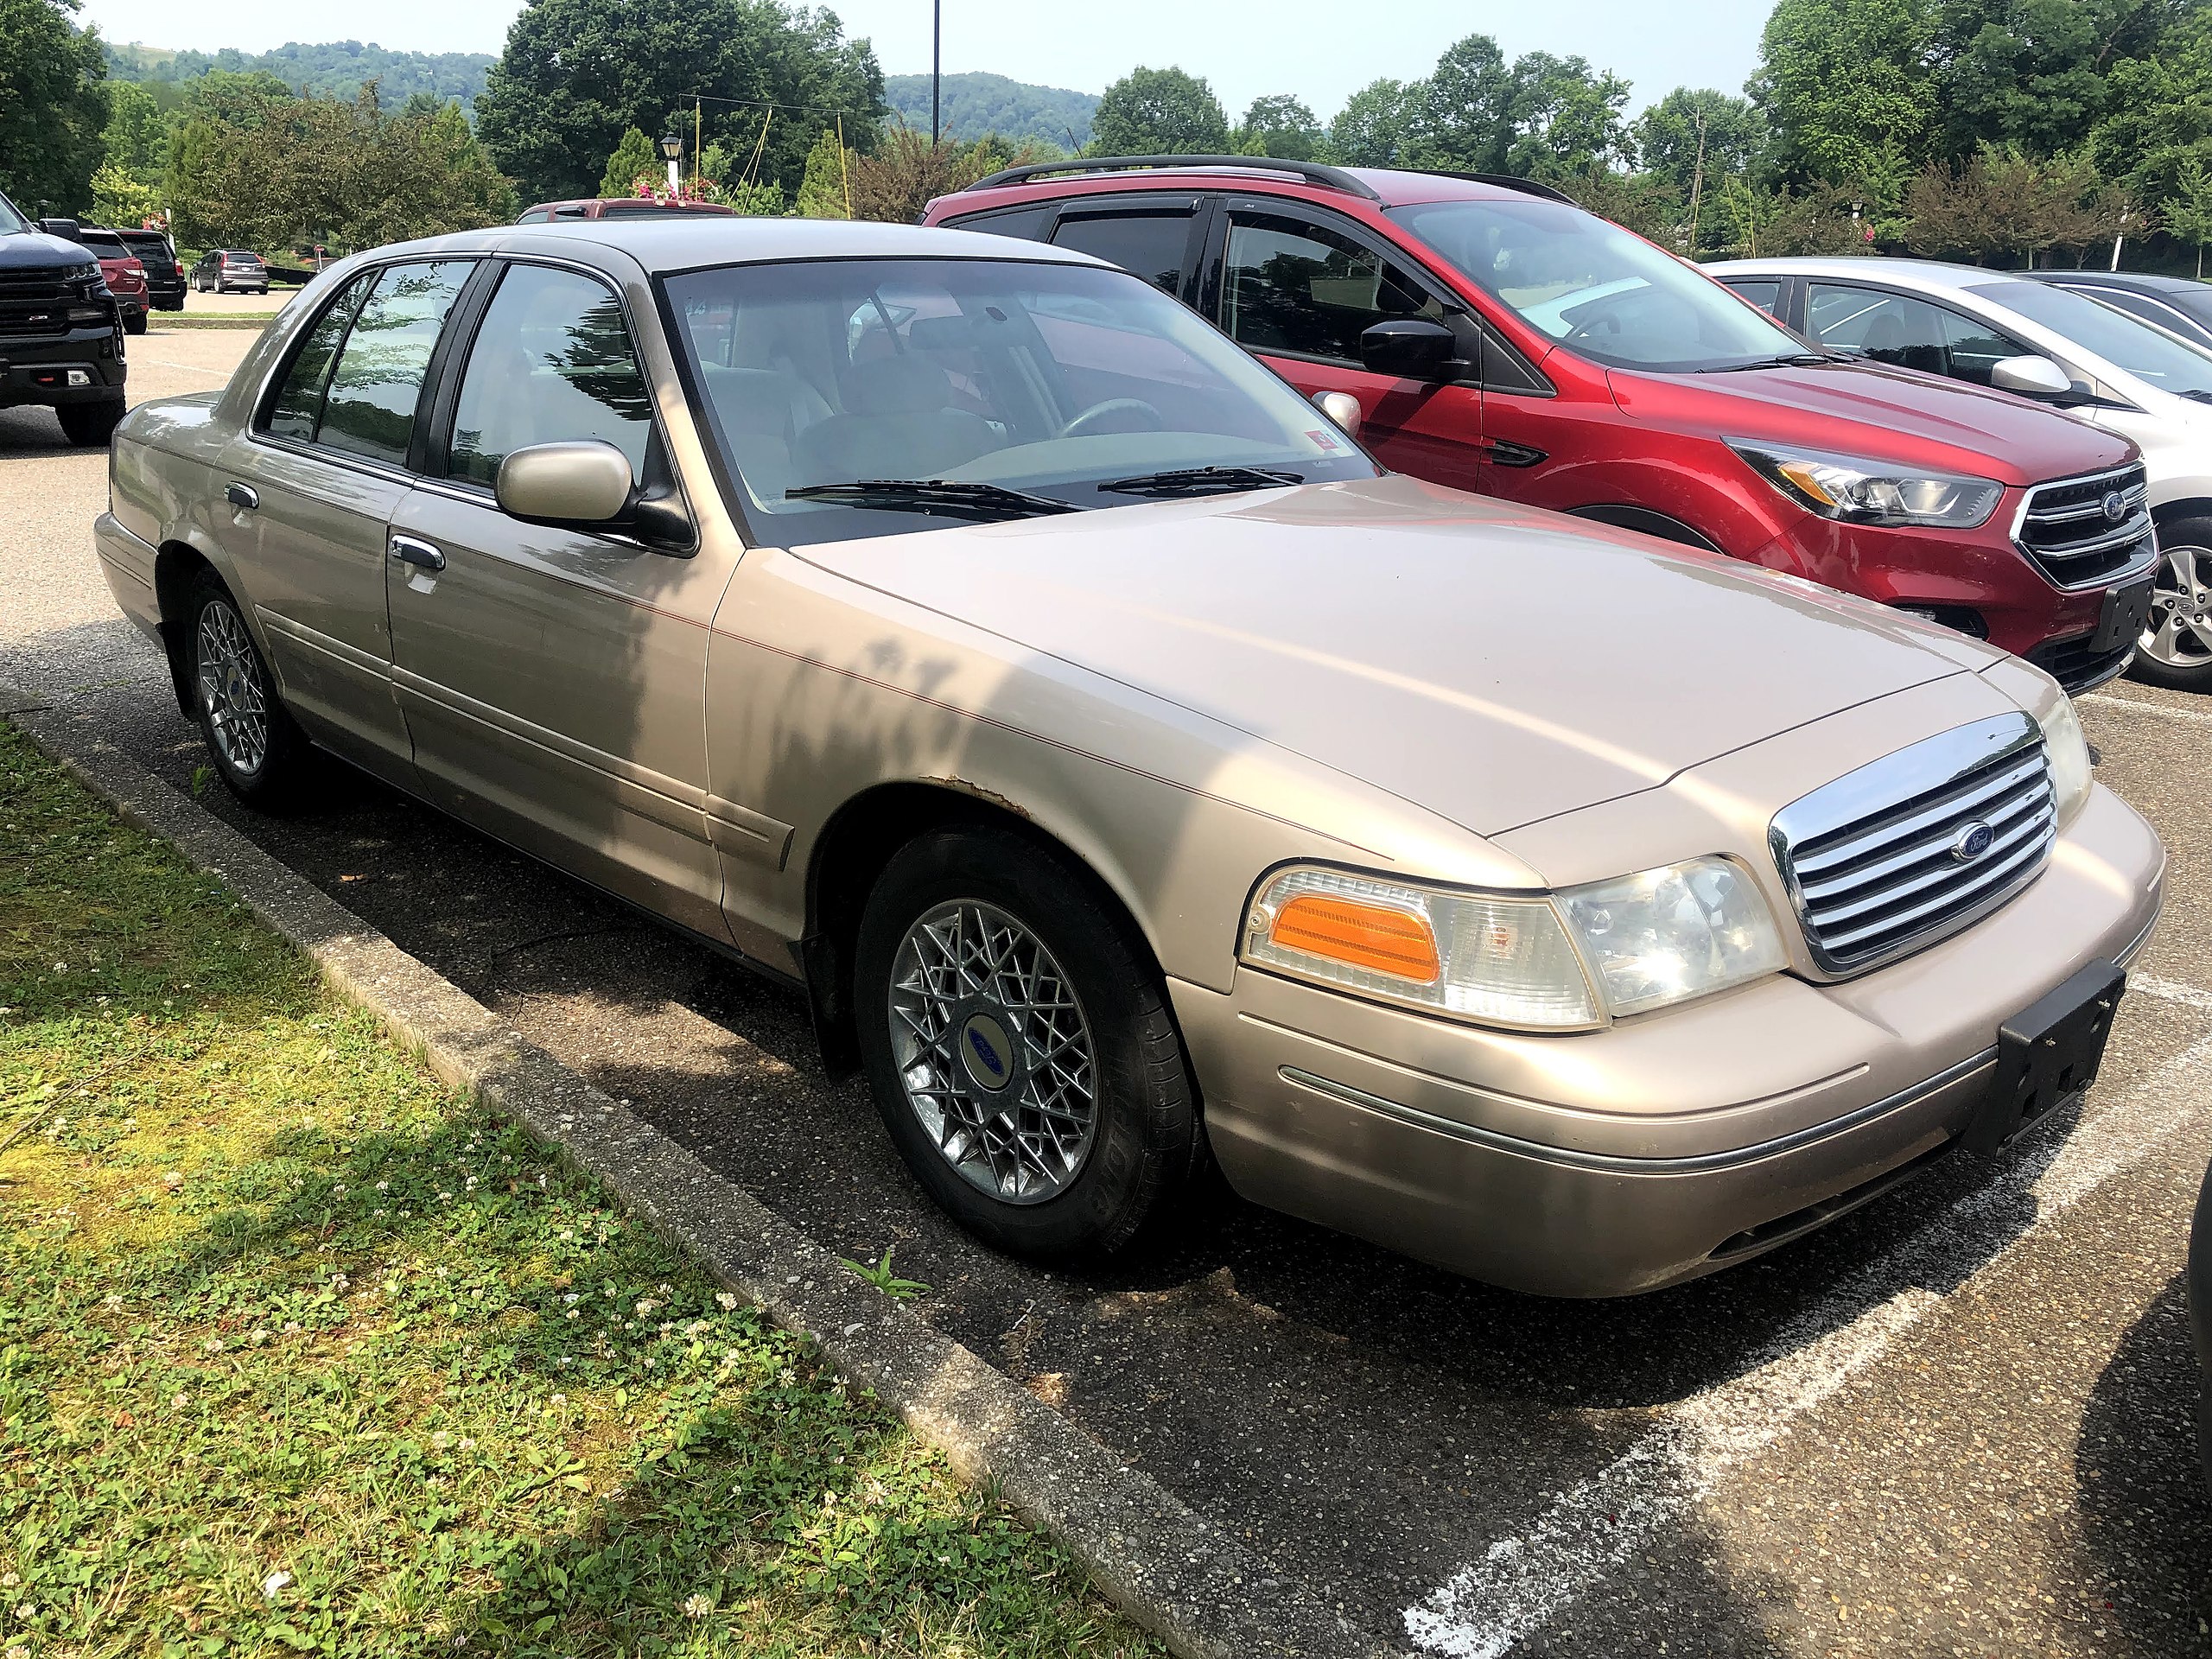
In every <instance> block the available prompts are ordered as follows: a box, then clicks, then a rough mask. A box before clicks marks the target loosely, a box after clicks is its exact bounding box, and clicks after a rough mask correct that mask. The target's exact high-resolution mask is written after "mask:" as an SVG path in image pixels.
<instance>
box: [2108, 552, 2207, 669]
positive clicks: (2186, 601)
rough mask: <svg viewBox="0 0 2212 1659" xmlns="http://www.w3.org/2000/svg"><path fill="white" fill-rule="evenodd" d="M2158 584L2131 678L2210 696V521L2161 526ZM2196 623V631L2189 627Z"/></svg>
mask: <svg viewBox="0 0 2212 1659" xmlns="http://www.w3.org/2000/svg"><path fill="white" fill-rule="evenodd" d="M2198 618H2202V619H2204V620H2203V621H2202V622H2201V623H2199V624H2198V626H2197V627H2196V628H2195V629H2192V628H2191V627H2190V626H2187V624H2189V623H2190V622H2193V621H2196V619H2198ZM2127 677H2128V678H2130V679H2132V680H2140V681H2142V682H2143V683H2144V684H2145V685H2162V686H2164V687H2165V688H2166V689H2167V690H2171V691H2212V518H2175V519H2171V520H2169V521H2168V522H2167V523H2165V524H2160V525H2159V526H2158V592H2157V593H2156V594H2154V595H2153V596H2152V601H2151V626H2149V627H2147V628H2145V630H2144V631H2143V639H2142V643H2141V644H2140V645H2138V646H2137V647H2136V651H2135V660H2134V662H2133V663H2132V664H2129V666H2128V670H2127Z"/></svg>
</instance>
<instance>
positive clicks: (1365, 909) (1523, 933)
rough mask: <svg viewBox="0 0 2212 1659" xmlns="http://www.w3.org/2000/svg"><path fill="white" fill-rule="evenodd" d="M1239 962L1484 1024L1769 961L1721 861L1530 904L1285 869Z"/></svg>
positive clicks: (1765, 970)
mask: <svg viewBox="0 0 2212 1659" xmlns="http://www.w3.org/2000/svg"><path fill="white" fill-rule="evenodd" d="M1243 957H1244V960H1246V961H1247V962H1249V963H1255V964H1257V965H1259V966H1262V967H1266V968H1273V969H1278V970H1280V971H1281V972H1285V973H1289V974H1293V975H1295V976H1298V977H1300V978H1302V979H1310V980H1314V981H1317V982H1320V983H1322V984H1325V985H1332V986H1335V987H1338V988H1341V989H1344V990H1347V991H1351V992H1353V993H1354V994H1356V995H1363V996H1369V997H1373V998H1375V999H1376V1000H1378V1001H1386V1002H1395V1003H1399V1004H1402V1005H1403V1006H1406V1007H1414V1008H1422V1009H1427V1010H1428V1011H1430V1012H1433V1013H1436V1014H1451V1015H1455V1016H1458V1017H1459V1018H1462V1019H1466V1020H1479V1021H1484V1022H1487V1023H1491V1024H1497V1025H1509V1026H1520V1027H1537V1028H1549V1029H1554V1030H1560V1029H1571V1028H1573V1027H1587V1026H1593V1025H1597V1024H1599V1023H1601V1022H1602V1021H1603V1020H1604V1019H1605V1017H1606V1016H1607V1015H1609V1014H1642V1013H1645V1012H1647V1011H1649V1010H1650V1009H1653V1008H1658V1007H1665V1006H1666V1005H1667V1004H1669V1003H1670V1002H1680V1001H1685V1000H1686V999H1688V998H1690V997H1694V996H1703V995H1707V993H1709V992H1712V991H1717V990H1721V989H1724V988H1726V987H1728V986H1731V985H1736V984H1740V983H1742V982H1745V981H1746V980H1750V979H1756V978H1758V977H1760V976H1764V975H1766V974H1770V973H1774V972H1776V971H1777V970H1779V969H1781V968H1782V967H1783V962H1784V955H1783V948H1782V941H1781V938H1780V937H1779V935H1777V932H1776V931H1775V926H1774V918H1773V916H1772V914H1771V913H1770V912H1769V910H1768V908H1767V906H1766V902H1765V900H1764V899H1762V898H1761V897H1760V896H1759V893H1758V889H1757V888H1756V887H1754V886H1753V885H1752V883H1751V879H1750V877H1748V876H1747V875H1745V874H1744V873H1743V871H1741V870H1740V869H1739V868H1738V867H1737V866H1735V865H1734V864H1732V863H1730V862H1729V861H1727V860H1726V859H1722V858H1698V859H1691V860H1688V861H1685V862H1683V863H1681V864H1671V865H1669V866H1667V867H1666V868H1663V869H1657V870H1646V871H1644V872H1643V874H1638V875H1631V876H1624V877H1622V878H1620V879H1619V880H1611V881H1600V882H1595V883H1592V885H1590V886H1588V887H1571V888H1568V889H1567V890H1566V891H1564V892H1561V893H1548V894H1539V895H1535V896H1532V897H1529V898H1507V897H1502V896H1496V895H1490V894H1475V893H1452V892H1448V891H1445V890H1442V889H1439V888H1434V887H1421V886H1416V885H1414V884H1413V883H1410V882H1405V881H1395V880H1387V879H1385V878H1383V877H1380V876H1371V875H1360V874H1352V873H1351V872H1348V871H1343V870H1330V869H1319V868H1312V867H1304V866H1301V867H1296V868H1291V869H1287V870H1282V871H1280V872H1278V873H1277V874H1275V875H1274V876H1273V877H1271V878H1270V879H1269V880H1268V881H1267V882H1266V883H1265V884H1264V885H1263V886H1262V888H1261V889H1260V892H1259V894H1258V896H1257V897H1256V898H1255V899H1254V901H1253V904H1252V908H1251V912H1250V914H1249V915H1248V916H1247V917H1246V918H1245V925H1244V945H1243Z"/></svg>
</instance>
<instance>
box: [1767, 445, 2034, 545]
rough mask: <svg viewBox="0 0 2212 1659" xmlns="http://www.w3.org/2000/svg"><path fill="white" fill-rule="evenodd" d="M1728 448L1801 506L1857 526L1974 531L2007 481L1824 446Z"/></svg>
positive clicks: (2003, 492) (1992, 506) (1991, 507)
mask: <svg viewBox="0 0 2212 1659" xmlns="http://www.w3.org/2000/svg"><path fill="white" fill-rule="evenodd" d="M1728 447H1729V448H1731V449H1733V450H1734V451H1735V452H1736V453H1737V454H1739V455H1741V456H1742V457H1743V458H1744V459H1745V461H1747V462H1749V463H1750V464H1751V467H1752V468H1753V469H1754V470H1755V471H1757V472H1758V474H1759V475H1760V476H1761V477H1762V478H1764V479H1765V480H1766V481H1767V482H1768V483H1770V484H1771V485H1773V486H1774V487H1775V488H1776V489H1777V490H1779V491H1781V492H1782V493H1783V494H1784V495H1786V496H1788V497H1789V499H1791V500H1792V501H1795V502H1796V504H1797V505H1799V506H1801V507H1804V508H1806V509H1808V510H1809V511H1811V512H1817V513H1819V514H1820V515H1821V518H1840V519H1845V520H1847V521H1848V522H1850V523H1852V524H1937V525H1943V526H1947V527H1948V528H1950V529H1954V530H1972V529H1973V528H1974V526H1975V525H1977V524H1985V523H1986V522H1987V521H1988V518H1989V515H1990V514H1991V513H1993V512H1996V511H1997V504H1998V502H1999V501H2000V500H2002V499H2004V495H2005V486H2003V485H2002V484H1999V483H1996V482H1994V481H1993V480H1989V479H1986V478H1966V477H1961V476H1959V475H1957V474H1951V473H1929V472H1922V471H1918V470H1904V469H1900V468H1897V467H1892V466H1891V465H1889V464H1888V463H1886V462H1884V461H1866V460H1862V459H1860V458H1859V457H1857V456H1853V455H1837V454H1828V453H1827V452H1825V451H1823V450H1819V449H1798V448H1771V447H1770V446H1768V445H1765V444H1761V443H1754V442H1751V441H1750V440H1748V439H1743V438H1731V439H1730V440H1729V441H1728Z"/></svg>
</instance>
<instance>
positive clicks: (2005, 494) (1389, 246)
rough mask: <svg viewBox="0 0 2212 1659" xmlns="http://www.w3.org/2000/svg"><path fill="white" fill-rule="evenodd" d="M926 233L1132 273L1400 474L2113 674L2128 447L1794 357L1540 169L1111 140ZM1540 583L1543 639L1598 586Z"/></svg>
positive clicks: (1914, 377) (1812, 355)
mask: <svg viewBox="0 0 2212 1659" xmlns="http://www.w3.org/2000/svg"><path fill="white" fill-rule="evenodd" d="M925 222H926V223H928V224H931V225H949V226H959V227H963V228H965V229H969V230H975V231H984V232H994V233H996V234H998V235H1001V236H1020V237H1027V238H1031V239H1033V240H1036V241H1040V242H1051V243H1052V244H1054V245H1058V246H1062V247H1074V248H1079V249H1082V250H1084V251H1086V252H1090V253H1093V254H1096V255H1097V256H1099V257H1101V258H1104V259H1108V260H1110V261H1112V262H1113V263H1114V264H1118V265H1121V266H1123V267H1124V268H1126V269H1128V270H1132V271H1135V273H1137V274H1138V275H1139V276H1141V277H1146V278H1147V279H1149V280H1150V281H1152V282H1154V283H1157V284H1158V285H1159V286H1160V287H1161V288H1162V289H1166V291H1167V292H1169V293H1171V294H1173V295H1176V296H1178V297H1179V298H1181V299H1182V300H1184V301H1185V302H1186V303H1188V304H1190V305H1192V306H1193V307H1195V308H1197V309H1198V311H1199V312H1201V313H1202V314H1203V315H1205V316H1206V317H1207V318H1209V319H1210V320H1211V321H1215V322H1217V323H1218V324H1219V325H1220V327H1222V328H1223V329H1224V331H1225V332H1226V333H1227V334H1229V335H1230V337H1231V338H1232V339H1234V340H1237V341H1238V342H1239V343H1240V344H1242V345H1243V346H1245V347H1246V348H1247V349H1248V350H1249V351H1251V352H1253V353H1255V354H1257V355H1258V356H1259V357H1260V358H1261V359H1262V360H1263V361H1265V362H1266V363H1267V364H1268V365H1269V366H1270V367H1272V368H1273V369H1274V370H1275V372H1277V373H1279V374H1281V375H1282V376H1283V377H1284V378H1286V379H1287V380H1288V381H1290V382H1291V384H1293V385H1295V386H1297V387H1298V388H1299V390H1300V391H1303V392H1305V393H1306V394H1307V395H1309V396H1313V397H1319V395H1320V394H1322V393H1325V392H1332V391H1344V392H1350V393H1351V395H1352V396H1353V397H1357V399H1358V401H1359V408H1360V433H1359V435H1360V436H1361V438H1362V439H1363V442H1365V443H1366V444H1367V445H1368V447H1369V448H1371V449H1373V450H1374V451H1375V453H1376V455H1377V456H1378V457H1379V458H1380V459H1381V460H1382V461H1384V462H1385V463H1386V464H1387V465H1389V466H1391V467H1396V468H1397V469H1398V470H1400V471H1402V472H1406V473H1410V474H1414V476H1416V477H1419V478H1426V479H1431V480H1435V481H1437V482H1439V483H1443V484H1449V485H1454V486H1459V488H1462V489H1469V490H1478V491H1481V492H1483V493H1485V494H1489V495H1496V496H1503V497H1504V498H1506V499H1510V500H1514V501H1522V502H1526V503H1528V504H1529V505H1532V506H1540V507H1549V508H1554V509H1557V510H1559V511H1561V512H1571V513H1577V514H1580V515H1581V516H1582V517H1584V518H1592V519H1597V520H1599V521H1601V522H1604V523H1606V524H1620V525H1624V526H1626V527H1628V528H1630V529H1633V530H1639V531H1647V532H1649V534H1652V535H1655V536H1659V537H1665V538H1667V539H1669V540H1671V541H1676V542H1686V543H1691V544H1692V545H1694V546H1698V547H1704V548H1710V549H1715V550H1719V551H1721V552H1724V553H1728V554H1732V555H1733V556H1736V557H1738V558H1741V559H1749V560H1751V561H1754V562H1755V563H1760V564H1764V565H1768V566H1770V567H1772V568H1774V569H1779V570H1786V571H1789V572H1791V573H1793V574H1795V575H1801V576H1805V577H1808V578H1810V579H1812V580H1813V581H1815V582H1824V583H1826V584H1827V585H1828V586H1830V587H1833V588H1844V589H1846V590H1847V591H1849V592H1852V593H1855V594H1864V595H1865V596H1866V597H1868V598H1870V599H1874V600H1878V601H1882V602H1883V603H1885V604H1889V605H1894V606H1897V607H1899V608H1901V609H1904V610H1907V611H1910V612H1912V613H1916V614H1918V615H1920V616H1923V617H1925V618H1927V619H1929V620H1933V621H1937V622H1942V623H1944V624H1946V625H1948V626H1952V627H1955V628H1959V629H1961V630H1963V631H1965V632H1968V633H1971V634H1974V635H1975V636H1977V637H1979V638H1983V639H1989V640H1991V641H1992V642H1993V643H1994V644H1996V645H2000V646H2002V647H2004V648H2005V650H2008V651H2012V652H2018V654H2020V655H2022V656H2024V657H2027V658H2030V659H2031V660H2032V661H2034V662H2036V663H2037V664H2041V665H2042V666H2043V667H2044V668H2045V669H2047V670H2049V671H2050V673H2051V674H2053V675H2054V676H2056V677H2057V678H2058V679H2059V680H2060V681H2061V682H2062V683H2063V684H2064V685H2065V686H2066V687H2067V688H2068V689H2069V690H2073V691H2076V692H2079V691H2082V690H2088V688H2089V687H2091V686H2093V685H2096V684H2098V683H2101V682H2102V681H2104V680H2107V679H2109V678H2110V677H2113V675H2115V674H2117V673H2119V672H2120V671H2121V670H2122V669H2123V668H2125V667H2126V664H2127V661H2128V658H2129V657H2130V656H2131V655H2132V654H2133V650H2134V646H2135V641H2136V639H2137V638H2138V637H2139V634H2140V632H2141V631H2142V627H2143V624H2144V620H2145V617H2146V616H2147V615H2148V613H2149V607H2150V603H2151V588H2152V567H2153V565H2154V563H2156V557H2157V555H2156V550H2155V549H2154V547H2153V544H2152V537H2151V525H2150V519H2149V518H2148V516H2147V515H2146V514H2145V513H2144V512H2142V511H2141V506H2140V503H2141V498H2142V494H2143V468H2142V464H2141V461H2140V460H2139V457H2138V454H2137V451H2136V449H2135V447H2134V446H2133V444H2132V443H2130V442H2128V441H2127V440H2126V439H2125V438H2121V437H2118V436H2115V435H2111V434H2107V433H2103V432H2100V431H2097V430H2095V429H2092V428H2090V427H2088V426H2087V425H2084V424H2082V423H2079V422H2076V421H2075V420H2073V419H2070V418H2069V417H2068V416H2065V415H2063V414H2060V413H2058V412H2056V411H2055V410H2050V409H2045V408H2042V407H2039V406H2037V405H2035V404H2030V403H2028V402H2026V401H2025V400H2024V399H2019V398H2014V397H2005V396H2004V395H2002V394H2000V393H1996V392H1992V391H1985V390H1983V389H1981V388H1979V387H1973V386H1967V385H1961V384H1959V383H1956V382H1953V381H1948V380H1942V379H1939V378H1936V377H1933V376H1929V375H1923V374H1918V373H1915V372H1911V371H1910V370H1904V369H1894V368H1889V367H1885V366H1881V365H1874V364H1870V363H1867V362H1865V361H1863V360H1859V359H1844V358H1840V357H1837V356H1834V355H1833V354H1830V353H1825V352H1822V351H1820V350H1818V349H1817V348H1815V347H1813V346H1809V345H1808V344H1807V342H1806V341H1805V340H1802V339H1801V338H1800V337H1798V336H1797V335H1796V334H1790V333H1789V332H1788V331H1786V330H1785V329H1783V327H1781V326H1780V325H1779V324H1777V322H1776V321H1774V320H1773V319H1772V318H1771V317H1770V316H1768V315H1766V314H1765V313H1764V312H1762V311H1761V310H1759V309H1758V307H1757V306H1756V305H1754V304H1751V303H1748V302H1746V301H1745V299H1743V298H1739V297H1738V296H1737V295H1735V294H1733V293H1731V292H1730V291H1729V290H1728V289H1726V288H1723V287H1722V286H1721V285H1720V284H1719V283H1716V282H1714V281H1713V280H1712V279H1711V278H1709V277H1707V276H1706V275H1705V274H1704V273H1703V272H1702V271H1700V270H1698V269H1697V268H1696V267H1695V266H1694V265H1692V264H1688V263H1687V262H1686V261H1683V260H1681V259H1679V258H1677V257H1675V256H1674V255H1672V254H1669V253H1667V252H1665V251H1662V250H1661V249H1659V248H1657V247H1656V246H1654V245H1652V244H1650V243H1649V242H1647V241H1645V240H1643V238H1641V237H1637V236H1634V235H1631V234H1630V232H1627V231H1624V230H1622V229H1621V228H1620V227H1619V226H1616V225H1612V224H1610V223H1608V222H1607V221H1605V220H1604V219H1599V218H1598V217H1597V216H1596V215H1595V214H1592V213H1586V212H1584V211H1583V210H1582V209H1581V208H1580V207H1577V206H1575V205H1574V203H1573V201H1571V200H1568V199H1567V197H1565V196H1562V195H1560V194H1559V193H1557V192H1556V191H1553V190H1551V189H1549V188H1548V187H1545V186H1542V185H1538V184H1533V183H1529V182H1528V181H1521V180H1500V179H1495V178H1489V177H1472V176H1465V175H1462V176H1452V175H1440V174H1433V173H1410V172H1396V171H1382V170H1370V169H1366V168H1357V169H1347V168H1332V167H1324V166H1320V165H1318V164H1313V163H1307V162H1276V161H1267V160H1254V159H1251V158H1239V157H1233V156H1134V157H1125V158H1116V159H1111V160H1105V161H1098V160H1090V161H1074V162H1058V163H1053V164H1048V165H1046V166H1042V167H1026V168H1012V169H1009V170H1008V171H1007V172H1004V173H995V174H993V175H991V176H990V177H988V178H987V179H984V180H982V181H980V182H978V183H977V184H976V185H974V186H972V187H970V188H968V189H966V190H963V191H961V192H959V193H958V194H954V195H950V196H944V197H940V198H939V199H938V200H936V201H933V202H931V204H930V208H929V212H928V213H927V215H926V217H925ZM1752 297H1754V298H1756V296H1752ZM1562 598H1563V600H1564V601H1565V602H1564V603H1563V604H1562V606H1561V610H1560V635H1561V639H1562V642H1563V643H1564V642H1566V641H1567V640H1569V639H1571V638H1572V634H1573V626H1574V625H1573V616H1574V607H1575V605H1577V604H1587V605H1596V606H1602V605H1603V604H1605V596H1604V595H1603V594H1586V595H1580V596H1579V597H1578V596H1567V595H1563V596H1562Z"/></svg>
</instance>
